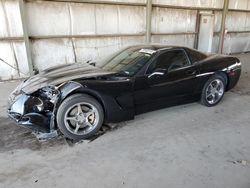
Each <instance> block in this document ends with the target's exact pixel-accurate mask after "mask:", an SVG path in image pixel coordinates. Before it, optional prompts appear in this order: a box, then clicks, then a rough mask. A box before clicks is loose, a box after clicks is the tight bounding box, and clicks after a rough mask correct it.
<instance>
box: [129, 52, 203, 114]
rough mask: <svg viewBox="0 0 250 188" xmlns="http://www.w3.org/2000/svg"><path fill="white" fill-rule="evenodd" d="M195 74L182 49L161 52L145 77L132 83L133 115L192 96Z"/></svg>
mask: <svg viewBox="0 0 250 188" xmlns="http://www.w3.org/2000/svg"><path fill="white" fill-rule="evenodd" d="M197 74H198V70H197V68H196V67H195V66H194V65H192V64H191V62H190V61H189V59H188V56H187V55H186V52H185V51H184V49H174V50H165V51H162V52H161V53H160V54H159V55H158V57H157V58H156V59H155V61H153V62H152V63H151V64H150V65H149V67H148V69H147V71H146V73H145V75H142V76H138V77H137V78H136V80H135V93H134V101H135V106H136V112H137V113H142V112H146V111H151V110H154V109H159V108H163V107H166V106H170V105H175V104H179V103H182V102H183V101H184V100H185V99H187V98H189V97H192V95H193V93H194V90H195V87H196V81H197V79H196V75H197Z"/></svg>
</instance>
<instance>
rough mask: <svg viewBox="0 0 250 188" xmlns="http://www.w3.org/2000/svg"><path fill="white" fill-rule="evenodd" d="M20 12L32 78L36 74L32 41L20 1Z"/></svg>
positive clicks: (21, 1) (20, 0) (22, 3)
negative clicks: (32, 55)
mask: <svg viewBox="0 0 250 188" xmlns="http://www.w3.org/2000/svg"><path fill="white" fill-rule="evenodd" d="M19 10H20V16H21V20H22V29H23V38H24V43H25V50H26V55H27V60H28V65H29V73H30V76H32V75H33V74H34V71H33V69H34V67H33V63H32V58H31V51H30V43H29V42H30V41H29V35H28V30H27V23H26V16H25V8H24V2H23V0H19Z"/></svg>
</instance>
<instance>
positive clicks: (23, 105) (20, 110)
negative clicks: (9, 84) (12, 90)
mask: <svg viewBox="0 0 250 188" xmlns="http://www.w3.org/2000/svg"><path fill="white" fill-rule="evenodd" d="M8 106H9V107H8V115H9V117H10V118H11V119H13V120H15V122H16V124H18V125H20V126H22V127H26V128H29V129H31V130H33V131H36V132H41V133H49V132H50V119H51V114H50V113H51V112H50V113H49V112H48V113H45V112H44V111H43V109H44V102H43V100H41V99H40V98H38V97H34V96H29V95H26V94H20V95H15V96H13V94H12V96H10V98H9V105H8Z"/></svg>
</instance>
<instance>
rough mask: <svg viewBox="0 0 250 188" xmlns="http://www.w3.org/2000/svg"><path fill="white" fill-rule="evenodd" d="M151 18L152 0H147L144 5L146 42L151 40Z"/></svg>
mask: <svg viewBox="0 0 250 188" xmlns="http://www.w3.org/2000/svg"><path fill="white" fill-rule="evenodd" d="M151 19H152V0H147V7H146V42H147V43H150V42H151Z"/></svg>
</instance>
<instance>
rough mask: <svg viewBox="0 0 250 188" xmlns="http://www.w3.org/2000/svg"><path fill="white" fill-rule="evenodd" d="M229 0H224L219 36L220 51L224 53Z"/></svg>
mask: <svg viewBox="0 0 250 188" xmlns="http://www.w3.org/2000/svg"><path fill="white" fill-rule="evenodd" d="M228 5H229V0H224V5H223V12H222V19H221V27H220V38H219V50H218V53H223V45H224V35H225V22H226V17H227V12H228Z"/></svg>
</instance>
